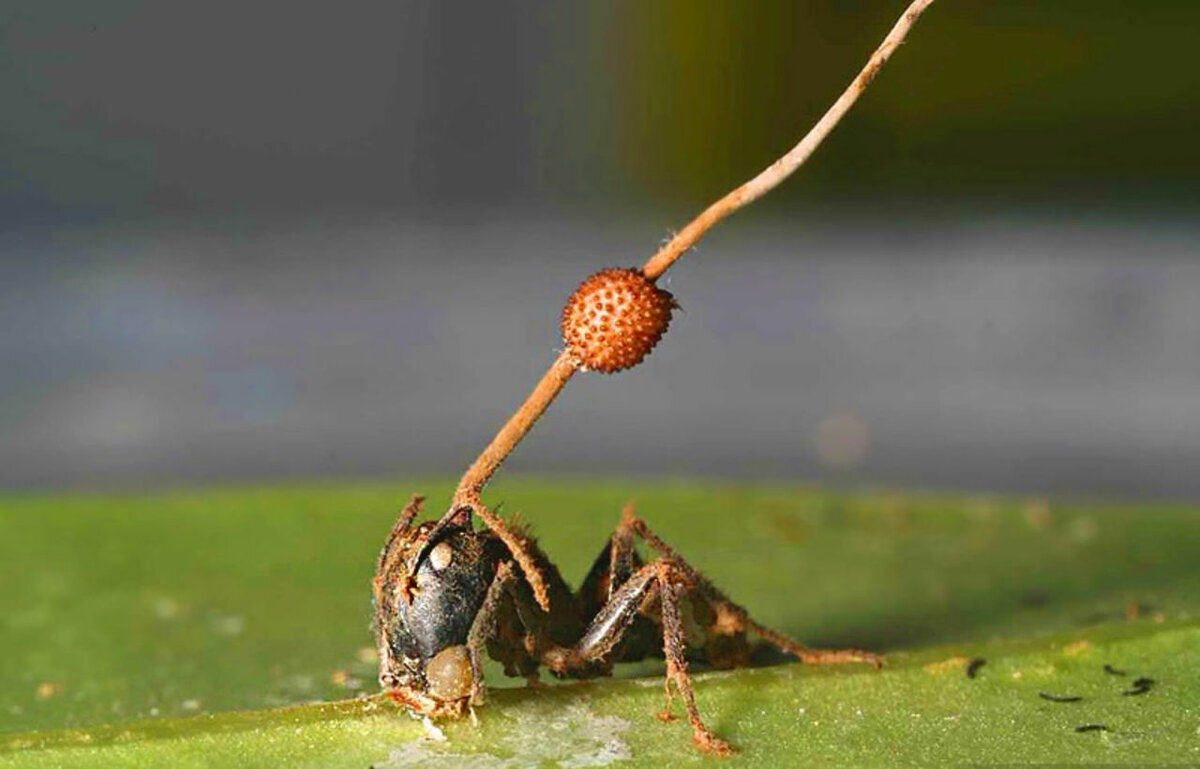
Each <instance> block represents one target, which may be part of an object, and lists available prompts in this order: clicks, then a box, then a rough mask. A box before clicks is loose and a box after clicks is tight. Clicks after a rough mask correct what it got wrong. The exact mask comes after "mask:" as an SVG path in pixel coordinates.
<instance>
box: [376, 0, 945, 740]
mask: <svg viewBox="0 0 1200 769" xmlns="http://www.w3.org/2000/svg"><path fill="white" fill-rule="evenodd" d="M932 2H933V0H913V1H912V3H911V4H910V5H909V7H908V9H907V10H906V11H905V12H904V14H903V15H902V16H901V17H900V20H899V21H897V22H896V25H895V26H894V27H893V28H892V30H891V32H889V33H888V35H887V37H885V38H884V40H883V43H882V44H881V45H880V46H879V48H877V49H876V51H875V53H874V54H872V56H871V57H870V59H869V60H868V61H867V64H866V66H865V67H864V68H863V69H862V71H861V72H860V73H859V74H858V76H857V77H856V78H855V79H854V80H853V82H851V84H850V86H849V87H848V88H847V89H846V90H845V92H844V93H843V94H842V95H841V96H840V97H839V98H838V100H837V101H836V102H835V103H834V105H833V106H832V107H830V109H829V111H828V112H826V114H825V115H824V116H823V117H822V118H821V120H819V121H818V122H817V124H816V125H815V126H814V127H813V128H812V130H810V131H809V133H808V134H807V135H806V136H805V137H804V138H803V139H801V140H800V142H799V143H798V144H796V146H795V147H793V148H792V149H791V150H789V151H788V152H787V153H786V154H784V155H783V157H781V158H779V160H777V161H776V162H775V163H772V164H771V165H770V166H769V167H768V168H767V169H766V170H764V171H763V172H762V173H760V174H759V175H758V176H755V177H754V178H753V179H751V180H749V181H748V182H746V183H745V184H743V185H741V186H740V187H738V188H736V189H734V190H733V191H732V192H730V193H729V194H727V195H726V196H725V197H723V198H721V199H720V200H718V201H717V202H715V203H713V204H712V205H711V206H709V207H708V208H707V209H705V210H704V211H703V212H702V213H701V214H700V215H699V216H697V217H696V218H695V219H694V220H693V221H692V222H691V223H689V224H688V225H687V226H686V227H684V228H683V229H682V230H680V231H679V232H678V233H676V234H675V235H674V236H673V237H672V238H671V239H670V240H669V241H667V242H666V243H665V244H663V245H662V246H661V247H660V248H659V250H658V252H657V253H656V254H655V255H654V256H652V257H651V258H650V259H649V260H648V261H647V262H646V263H645V264H644V265H643V266H642V267H641V268H640V269H636V268H630V269H620V268H613V269H608V270H603V271H601V272H598V273H596V274H595V275H593V276H591V277H590V278H588V279H587V280H585V281H584V282H583V283H582V284H580V287H579V288H578V289H577V290H576V291H575V293H574V294H572V296H571V298H570V299H569V300H568V302H567V306H566V307H565V308H564V311H563V315H562V332H563V341H564V343H565V345H566V346H565V349H563V350H562V352H561V353H560V354H559V355H558V357H557V358H556V359H555V361H554V363H553V364H552V365H551V366H550V370H549V371H547V372H546V374H545V375H544V376H543V377H542V379H541V380H540V381H539V382H538V383H537V385H536V386H535V387H534V389H533V392H532V393H531V394H530V396H529V397H528V399H527V400H526V401H525V403H524V404H523V405H522V406H521V408H520V409H518V410H517V412H516V413H515V414H513V416H512V417H511V418H510V419H509V420H508V422H507V423H505V424H504V426H503V427H501V429H500V431H499V432H498V433H497V434H496V436H495V438H493V439H492V442H491V443H490V444H489V445H488V446H487V447H486V448H485V449H484V450H483V452H482V453H481V454H480V455H479V458H478V459H476V460H475V462H474V463H473V464H472V465H471V467H469V468H468V469H467V472H466V474H464V476H463V478H462V480H461V481H460V482H459V486H458V490H457V491H456V492H455V494H454V498H453V500H452V502H451V504H450V509H449V511H448V512H447V513H446V514H445V515H444V516H443V517H442V518H441V519H440V520H438V521H436V522H434V521H427V522H424V523H420V524H418V525H414V521H415V520H416V517H417V515H418V514H419V513H420V508H421V498H420V497H414V498H413V500H412V502H410V503H409V505H408V506H407V507H405V509H404V511H403V512H402V513H401V515H400V518H399V520H398V521H397V522H396V524H395V526H394V527H393V528H392V531H391V534H390V535H389V536H388V538H387V541H386V543H385V545H384V547H383V551H382V553H381V554H380V556H379V562H378V566H377V572H376V575H375V579H374V583H373V588H374V598H375V633H376V640H377V643H378V648H379V662H380V667H379V671H380V672H379V681H380V683H381V684H382V686H383V688H384V690H385V691H386V692H387V693H388V694H389V695H390V696H391V697H392V698H393V699H395V700H396V701H397V702H400V703H402V704H404V705H406V706H408V707H409V708H411V709H412V710H414V711H415V712H417V713H420V714H422V715H425V716H433V717H441V716H462V715H463V714H465V713H467V712H468V711H469V710H470V708H471V707H472V706H473V705H477V704H479V703H481V702H482V701H483V697H484V690H485V687H484V682H483V673H482V662H483V657H484V654H485V653H486V654H488V655H490V656H491V657H492V658H493V659H495V660H497V661H498V662H500V663H502V664H503V666H504V672H505V673H506V674H507V675H510V676H524V677H526V678H528V679H530V680H531V681H532V680H535V679H536V676H537V671H538V669H539V668H540V667H543V666H544V667H546V668H549V670H550V672H551V673H553V674H554V675H556V676H559V677H563V678H594V677H596V676H603V675H608V674H610V673H611V672H612V668H613V665H614V664H615V663H618V662H631V661H636V660H642V659H646V658H647V657H661V658H664V659H665V660H666V663H667V672H666V691H667V708H666V710H665V711H664V712H663V713H662V718H663V719H664V720H669V719H670V718H671V717H672V716H671V705H672V702H673V698H674V694H675V693H678V695H679V697H680V698H681V699H682V700H683V705H684V709H685V710H686V711H687V716H688V721H689V722H690V723H691V725H692V734H693V737H694V739H695V741H696V743H697V744H698V745H699V746H700V747H701V748H703V749H704V750H706V751H709V752H713V753H718V754H727V753H729V752H730V751H731V748H730V745H729V743H727V742H725V741H724V740H722V739H720V738H718V737H716V736H715V735H714V734H713V733H712V732H711V731H710V730H709V729H708V727H707V726H705V725H704V722H703V720H701V718H700V712H699V711H698V710H697V709H696V700H695V696H694V693H693V691H692V682H691V678H690V677H689V676H688V662H689V660H701V661H704V662H706V663H708V664H711V665H713V666H716V667H738V666H742V665H745V664H747V662H748V661H749V660H750V657H751V654H752V652H753V651H754V649H755V648H756V646H757V645H756V644H752V643H751V642H750V641H749V640H748V638H747V635H748V634H750V633H753V634H755V635H757V636H759V637H760V638H761V639H762V640H763V641H765V642H766V643H767V644H768V645H774V646H776V647H778V648H779V649H781V650H783V651H785V652H788V653H790V654H794V655H795V656H797V657H799V658H800V659H801V660H803V661H804V662H810V663H831V662H867V663H870V664H873V665H875V666H876V667H878V666H879V665H880V660H879V658H878V657H877V656H875V655H873V654H870V653H869V652H864V651H858V650H854V649H845V650H826V651H821V650H815V649H809V648H807V647H805V646H803V645H801V644H799V643H797V642H796V641H793V640H792V639H791V638H788V637H787V636H786V635H784V634H783V633H780V632H778V631H776V630H772V629H770V628H768V627H765V626H763V625H760V624H759V623H757V622H755V621H754V620H753V619H751V618H750V615H749V614H748V613H747V612H746V610H745V609H743V608H742V607H741V606H738V605H737V604H735V603H733V602H732V601H730V600H729V599H728V598H727V597H725V595H724V594H723V593H722V592H721V591H720V590H718V589H717V588H716V587H715V586H714V585H713V584H712V583H711V582H709V581H708V579H706V578H705V577H704V575H702V574H701V573H700V572H699V571H697V570H696V569H694V568H693V567H692V566H690V565H689V564H688V563H687V562H686V561H684V560H683V559H682V558H681V557H680V556H679V555H678V554H677V553H676V552H675V551H674V550H672V549H671V548H670V547H669V546H668V545H667V544H666V543H664V542H663V541H662V540H661V539H659V538H658V537H657V536H656V535H655V534H654V532H652V531H651V530H650V528H649V527H648V526H647V525H646V523H645V522H644V521H642V520H641V519H640V518H638V517H637V516H635V515H634V514H633V510H632V508H626V510H625V512H624V513H623V514H622V516H621V520H620V522H619V523H618V524H617V528H616V531H615V532H613V534H612V536H611V537H609V540H608V542H607V544H605V545H604V547H603V548H602V549H601V551H600V555H599V556H598V557H597V559H596V561H595V564H594V565H593V566H592V568H591V570H590V571H589V572H588V575H587V577H586V578H585V579H584V581H583V584H582V585H581V586H580V588H579V590H577V591H575V592H572V591H571V589H570V588H569V587H568V586H567V583H566V582H565V581H564V580H563V578H562V575H560V574H559V572H558V568H557V567H555V565H554V564H553V562H551V561H550V559H549V558H548V557H547V556H546V554H545V553H543V552H542V550H541V549H540V548H539V547H538V545H537V542H536V541H535V540H533V539H532V538H530V537H529V536H527V534H526V533H525V532H524V531H523V530H522V529H520V528H519V527H517V526H515V525H513V524H510V523H508V522H506V521H504V520H503V519H501V518H500V517H499V516H497V515H496V514H495V513H493V512H492V511H490V510H488V508H487V507H486V506H484V504H483V502H482V500H481V498H480V494H481V493H482V491H483V488H484V486H485V485H486V484H487V482H488V480H489V479H490V478H491V477H492V475H493V474H494V473H495V471H496V469H497V468H498V467H499V466H500V463H502V462H503V461H504V459H505V457H507V456H508V455H509V453H510V452H511V451H512V450H513V448H514V447H515V446H516V445H517V443H519V442H520V440H521V439H522V438H523V437H524V436H525V434H526V433H528V432H529V430H530V428H532V427H533V424H534V422H536V421H537V419H538V418H539V417H540V416H541V415H542V414H543V413H544V412H545V410H546V407H547V406H548V405H549V404H550V403H551V401H553V400H554V398H555V397H556V396H557V395H558V393H559V392H560V391H561V390H562V388H563V387H564V386H566V383H567V382H568V381H569V380H570V379H571V377H572V376H573V375H574V374H575V373H576V372H578V371H584V370H591V371H599V372H602V373H614V372H617V371H621V370H624V369H626V368H629V367H631V366H635V365H637V364H638V363H639V362H640V361H641V360H642V359H643V358H644V357H645V356H646V355H647V354H649V352H650V351H651V349H653V348H654V346H655V345H656V344H657V343H658V341H659V340H660V339H661V337H662V335H663V334H664V333H665V332H666V330H667V326H668V324H669V323H670V320H671V313H672V311H673V310H674V309H676V308H677V307H678V305H677V304H676V302H675V299H674V297H673V296H672V295H671V294H670V293H668V292H666V291H663V290H662V289H660V288H658V287H657V285H656V284H655V281H657V279H658V278H659V277H661V276H662V274H663V273H664V272H666V270H667V269H668V268H669V267H670V266H671V265H672V264H673V263H674V262H675V261H676V260H677V259H679V257H680V256H682V255H683V254H684V253H687V252H688V251H689V250H690V249H691V247H692V246H693V245H695V243H696V242H697V241H698V240H699V239H700V237H701V236H703V234H704V233H705V232H706V231H707V230H708V229H709V228H711V227H712V226H713V225H714V224H716V223H717V222H718V221H720V220H721V219H723V218H724V217H726V216H728V215H729V214H731V213H733V212H734V211H737V210H738V209H739V208H741V207H742V206H744V205H746V204H748V203H750V202H752V201H754V200H756V199H757V198H759V197H761V196H762V195H764V194H765V193H767V192H768V191H770V190H771V189H773V188H774V187H775V186H776V185H778V184H779V183H780V182H781V181H782V180H783V179H784V178H786V177H787V176H788V175H790V174H791V173H792V172H793V171H794V170H795V169H796V168H798V167H799V166H800V165H801V164H802V163H803V162H804V161H805V160H806V159H807V158H808V157H809V156H810V155H811V154H812V152H813V150H815V149H816V147H817V146H818V145H819V144H820V143H821V141H822V140H823V139H824V137H825V136H826V135H828V133H829V131H830V130H832V128H833V126H834V125H836V123H837V122H838V120H840V119H841V117H842V116H843V115H845V113H846V111H847V110H849V109H850V106H851V105H852V104H853V103H854V101H855V100H856V99H857V98H858V96H859V95H860V94H861V93H862V92H863V91H864V90H865V89H866V87H867V85H868V84H869V83H870V82H871V80H872V79H873V78H874V77H875V75H876V74H877V73H878V71H879V68H880V67H882V66H883V64H884V63H885V62H886V61H887V59H888V57H889V56H890V55H891V54H892V52H893V51H895V50H896V49H897V48H898V47H899V45H900V43H901V42H902V41H903V39H904V37H905V35H906V34H907V33H908V30H909V29H910V28H911V27H912V25H913V23H914V22H915V21H916V20H917V17H918V16H919V15H920V14H921V12H922V11H924V10H925V8H927V7H928V6H929V5H930V3H932ZM475 516H478V517H479V518H480V519H482V520H483V522H484V524H486V527H487V528H485V529H482V530H479V531H476V530H475V528H474V526H473V519H474V517H475ZM636 540H641V541H642V542H643V543H645V545H646V546H647V547H648V548H649V549H651V550H653V551H654V553H655V557H654V559H653V560H650V561H648V562H647V561H645V560H643V559H642V557H641V556H640V555H639V554H638V552H637V549H636V547H635V542H636ZM685 607H686V608H688V609H690V612H684V610H683V609H684V608H685ZM660 637H661V641H660ZM672 687H674V691H673V690H672Z"/></svg>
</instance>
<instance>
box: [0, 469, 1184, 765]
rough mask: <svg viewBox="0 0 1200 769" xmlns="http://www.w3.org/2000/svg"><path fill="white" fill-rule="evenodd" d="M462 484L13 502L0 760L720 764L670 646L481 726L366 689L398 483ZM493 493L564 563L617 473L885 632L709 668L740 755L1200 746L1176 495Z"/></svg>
mask: <svg viewBox="0 0 1200 769" xmlns="http://www.w3.org/2000/svg"><path fill="white" fill-rule="evenodd" d="M451 487H452V484H451V483H450V482H448V481H446V480H444V479H442V480H425V481H421V482H417V483H412V484H404V485H403V486H402V487H401V486H381V485H376V486H365V485H358V486H305V487H287V488H250V489H231V490H217V491H211V490H205V491H199V490H198V491H179V492H171V493H161V494H153V495H147V494H139V495H133V494H106V495H66V496H29V497H18V496H8V497H6V498H4V499H0V652H2V653H0V767H7V766H21V767H24V766H31V767H36V766H54V767H58V766H87V767H95V766H132V767H149V766H172V767H186V766H214V767H222V766H347V767H360V768H361V767H366V766H370V765H375V766H380V767H407V766H440V765H445V766H479V767H517V766H543V765H544V766H555V765H560V766H600V765H605V764H607V763H617V764H618V765H621V766H639V765H656V764H657V765H660V766H661V765H672V766H675V765H685V764H689V763H697V764H699V763H703V762H705V761H711V759H706V758H705V757H703V756H702V755H700V754H699V752H698V751H696V750H695V749H694V748H693V747H692V746H691V741H690V732H689V730H688V728H687V725H686V721H684V720H683V719H678V720H676V721H675V722H673V723H666V724H664V723H662V722H661V721H659V719H657V718H655V715H654V714H655V713H656V712H658V711H660V710H661V709H662V705H663V689H662V678H661V671H662V668H661V664H658V663H647V664H644V665H637V666H629V667H628V668H627V669H624V670H620V671H619V672H618V678H619V680H611V681H610V680H606V681H599V682H588V683H582V684H578V683H573V684H567V685H561V686H544V687H539V688H537V689H527V688H524V687H523V682H515V684H514V682H512V681H506V680H505V679H503V677H502V676H501V675H499V672H498V671H494V670H493V671H490V672H489V680H490V682H491V683H492V685H493V690H492V692H491V696H490V701H489V703H488V705H487V706H486V707H484V708H481V709H480V710H479V711H478V724H477V725H476V724H472V723H470V722H469V721H464V722H460V723H452V724H442V725H441V727H442V728H443V729H444V732H445V735H446V737H447V739H446V740H445V741H436V740H433V739H431V738H430V737H429V736H428V734H429V730H428V729H427V728H426V727H425V726H424V725H423V724H422V723H421V722H419V721H416V720H414V719H412V718H409V717H408V716H407V715H406V714H404V713H402V712H401V711H398V710H397V709H396V708H395V707H394V706H392V705H390V704H389V703H386V702H383V701H381V700H379V699H378V698H376V697H367V696H366V695H367V694H368V693H371V692H373V691H375V689H376V686H375V684H374V673H375V671H374V663H373V662H372V661H371V659H370V645H371V639H370V634H369V631H368V623H369V619H370V617H369V614H370V604H369V595H368V594H369V591H368V582H369V579H370V576H371V571H372V568H373V561H374V557H375V554H376V552H377V549H378V547H379V546H380V545H381V543H382V540H383V537H384V535H385V534H386V532H387V530H388V528H389V527H390V525H391V522H392V520H393V518H394V516H395V513H396V511H397V509H398V507H399V506H400V505H401V504H403V502H404V501H405V500H406V499H407V496H408V494H409V493H410V492H412V491H424V492H431V493H434V494H437V493H438V492H441V493H442V494H443V496H441V497H440V498H435V499H434V500H432V501H431V505H430V509H431V510H432V511H435V512H436V511H437V510H438V509H439V508H440V507H441V506H442V505H444V504H445V501H446V497H445V492H447V491H448V490H449V489H450V488H451ZM488 498H489V499H490V500H491V501H492V502H493V503H496V502H500V501H504V503H505V509H506V510H507V511H510V512H511V511H514V510H518V509H519V510H521V511H522V515H523V517H524V518H525V520H528V521H530V522H531V523H532V524H533V527H534V530H535V532H536V533H537V534H538V536H539V537H540V539H541V541H542V544H543V546H544V547H545V549H546V550H547V551H548V552H549V553H550V554H551V555H552V556H553V557H555V558H556V560H557V561H558V562H559V564H560V566H561V567H562V569H563V572H564V574H565V575H567V577H568V579H575V580H578V579H579V578H580V577H581V576H582V574H583V572H584V571H585V570H586V568H587V566H588V565H589V564H590V562H591V560H592V558H594V556H595V554H596V553H597V552H598V551H599V549H600V547H601V545H602V544H603V542H604V540H605V537H606V536H607V535H608V533H609V532H610V531H611V530H612V527H613V525H614V524H615V522H616V520H617V517H618V514H619V510H620V507H621V506H622V504H624V503H625V502H626V501H627V500H629V499H633V500H634V501H635V502H636V503H637V506H638V510H639V513H640V514H641V515H642V516H643V517H644V518H645V519H646V520H647V521H648V522H649V524H650V525H651V526H652V527H653V528H654V529H655V530H656V531H657V532H658V533H659V534H660V536H662V537H663V538H664V539H666V540H667V541H668V542H670V543H672V544H673V545H675V546H676V547H677V549H678V550H679V551H680V552H681V553H682V554H683V555H684V556H685V557H686V558H688V559H689V560H690V561H691V562H692V563H693V564H694V565H695V566H697V567H698V568H700V569H702V570H704V571H705V572H706V573H707V574H708V575H709V576H710V577H711V578H712V579H713V580H714V581H715V582H716V583H717V584H718V585H720V586H721V587H722V588H724V589H725V591H726V592H728V593H729V594H730V595H731V596H732V597H733V598H734V599H735V600H737V601H739V602H740V603H742V604H743V605H745V606H746V607H747V608H748V609H749V610H750V611H751V612H752V613H753V614H754V615H755V616H756V617H757V618H758V619H759V620H761V621H763V622H764V623H766V624H769V625H773V626H775V627H778V628H780V629H781V630H784V631H785V632H787V633H789V634H791V635H793V636H796V637H798V638H800V639H802V640H804V641H805V642H806V643H810V644H812V645H815V646H843V645H854V646H861V647H866V648H871V649H875V650H879V651H884V652H886V653H887V654H888V665H887V667H886V668H885V670H883V671H881V672H876V671H873V670H870V669H869V668H866V667H864V666H859V665H848V666H843V667H838V668H813V667H808V666H803V665H799V664H790V663H785V664H779V665H774V666H770V667H764V668H756V669H750V670H741V671H731V672H706V673H700V674H699V675H698V676H697V694H698V698H699V703H700V708H701V711H702V713H703V714H704V715H705V717H706V718H707V719H708V721H709V724H710V726H712V727H713V729H714V730H715V731H716V732H717V733H718V734H720V735H721V736H723V737H725V738H727V739H729V740H731V741H732V742H734V743H735V744H736V745H737V746H738V748H739V749H740V752H739V754H738V756H737V757H735V758H734V759H732V761H733V763H734V764H736V765H738V766H781V765H797V764H800V763H808V764H896V763H912V764H928V763H962V762H981V763H983V762H1008V763H1012V762H1026V761H1041V762H1079V761H1092V762H1108V763H1119V762H1138V763H1153V762H1196V761H1200V622H1197V621H1196V620H1195V619H1193V618H1195V617H1197V616H1200V615H1198V613H1197V609H1198V608H1200V569H1198V568H1197V544H1196V543H1198V542H1200V514H1197V512H1196V511H1195V510H1193V509H1191V508H1188V507H1185V506H1181V505H1171V504H1162V503H1154V504H1139V505H1132V504H1126V505H1114V504H1107V503H1105V504H1100V503H1090V502H1056V503H1053V504H1051V503H1047V502H1045V501H1043V500H1036V499H1035V500H1014V499H1004V498H998V497H992V496H982V495H974V496H961V495H960V496H955V495H936V494H909V493H899V492H874V491H865V492H834V491H828V490H822V489H815V488H803V487H796V486H763V485H755V486H748V485H712V484H693V483H670V484H663V483H659V484H645V483H643V484H630V483H618V482H609V483H602V482H596V481H578V482H568V481H561V480H560V481H555V482H544V481H533V480H519V481H509V482H504V483H498V484H497V485H496V486H495V487H494V488H493V489H491V490H490V491H489V495H488ZM973 657H982V658H985V659H986V660H987V664H986V665H984V666H983V667H980V668H978V671H977V675H976V676H975V677H974V678H968V677H967V675H966V674H965V668H966V664H967V660H968V659H970V658H973ZM1105 664H1109V665H1112V666H1115V668H1117V669H1120V670H1123V671H1125V672H1126V673H1127V675H1126V676H1118V675H1114V674H1111V673H1107V672H1105V670H1104V665H1105ZM1140 676H1146V677H1149V678H1152V679H1153V680H1154V683H1153V684H1152V685H1151V686H1150V687H1149V689H1148V691H1145V692H1144V693H1140V694H1123V693H1122V692H1123V691H1126V690H1130V689H1131V688H1132V682H1133V680H1134V679H1136V678H1137V677H1140ZM514 685H516V686H519V687H520V688H507V689H505V688H499V687H503V686H509V687H513V686H514ZM1039 692H1046V693H1052V694H1071V695H1077V696H1080V697H1082V700H1080V701H1078V702H1069V703H1059V702H1051V701H1048V700H1045V699H1042V698H1040V697H1039V696H1038V695H1039ZM356 695H361V696H359V697H358V698H355V697H356ZM305 703H308V704H305ZM1086 724H1104V725H1105V726H1106V727H1107V730H1106V731H1086V732H1076V727H1079V726H1082V725H1086Z"/></svg>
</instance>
